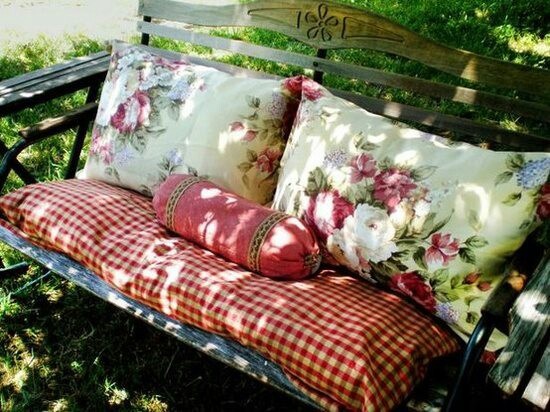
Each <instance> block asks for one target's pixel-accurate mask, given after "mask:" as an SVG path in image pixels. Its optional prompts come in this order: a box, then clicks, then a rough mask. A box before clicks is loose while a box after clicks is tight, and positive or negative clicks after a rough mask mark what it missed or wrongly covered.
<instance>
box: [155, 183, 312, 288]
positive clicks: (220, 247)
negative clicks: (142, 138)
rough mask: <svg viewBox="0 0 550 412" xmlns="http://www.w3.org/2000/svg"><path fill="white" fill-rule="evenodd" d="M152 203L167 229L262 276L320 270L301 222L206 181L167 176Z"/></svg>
mask: <svg viewBox="0 0 550 412" xmlns="http://www.w3.org/2000/svg"><path fill="white" fill-rule="evenodd" d="M153 206H154V208H155V211H156V213H157V217H158V219H159V220H160V221H161V222H162V223H163V224H164V225H165V226H166V227H167V228H168V229H170V230H172V231H174V232H176V233H178V234H179V235H181V236H183V237H184V238H186V239H188V240H191V241H193V242H195V243H197V244H198V245H200V246H202V247H204V248H206V249H209V250H211V251H212V252H214V253H217V254H219V255H221V256H223V257H225V258H226V259H228V260H231V261H232V262H235V263H238V264H239V265H241V266H244V267H245V268H247V269H249V270H252V271H254V272H258V273H260V274H262V275H264V276H267V277H270V278H280V279H301V278H304V277H306V276H309V275H312V274H313V273H315V272H316V271H317V269H318V268H319V264H320V261H321V256H320V253H319V246H318V245H317V241H316V240H315V236H314V235H313V233H312V231H311V230H310V229H309V227H307V226H306V225H305V224H304V223H302V221H301V220H299V219H298V218H295V217H293V216H290V215H287V214H284V213H281V212H278V211H275V210H271V209H269V208H267V207H264V206H261V205H259V204H256V203H253V202H251V201H249V200H246V199H244V198H242V197H240V196H238V195H236V194H233V193H230V192H227V191H225V190H224V189H222V188H220V187H219V186H216V185H215V184H213V183H211V182H209V181H207V180H204V179H201V178H198V177H195V176H192V175H184V174H174V175H171V176H169V177H168V179H167V180H166V181H165V182H164V183H163V184H162V185H161V186H160V188H159V189H158V190H157V192H156V193H155V196H154V198H153Z"/></svg>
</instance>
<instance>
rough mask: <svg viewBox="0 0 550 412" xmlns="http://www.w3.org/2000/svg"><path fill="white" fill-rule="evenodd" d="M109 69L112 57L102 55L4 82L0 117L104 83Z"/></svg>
mask: <svg viewBox="0 0 550 412" xmlns="http://www.w3.org/2000/svg"><path fill="white" fill-rule="evenodd" d="M108 66H109V56H108V55H107V54H106V53H105V52H102V53H98V54H96V55H93V58H90V59H86V58H79V59H78V60H76V61H71V62H67V63H63V64H61V65H60V66H58V67H57V68H56V69H51V70H50V69H44V71H43V72H42V73H38V74H37V73H35V72H33V73H29V74H25V75H22V76H18V77H16V78H14V79H8V80H5V81H4V82H1V83H0V91H1V94H0V117H2V116H6V115H8V114H10V113H14V112H17V111H19V110H21V109H24V108H27V107H32V106H34V105H37V104H39V103H43V102H45V101H48V100H51V99H53V98H56V97H59V96H63V95H65V94H68V93H72V92H75V91H77V90H80V89H84V88H86V87H89V86H91V85H93V84H97V83H98V82H101V81H103V80H104V78H105V75H106V73H107V68H108ZM39 72H40V71H39Z"/></svg>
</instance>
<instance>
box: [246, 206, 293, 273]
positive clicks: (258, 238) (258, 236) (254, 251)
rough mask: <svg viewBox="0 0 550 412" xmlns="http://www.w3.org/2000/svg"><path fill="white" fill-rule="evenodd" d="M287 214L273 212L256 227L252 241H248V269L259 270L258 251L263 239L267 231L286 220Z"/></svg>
mask: <svg viewBox="0 0 550 412" xmlns="http://www.w3.org/2000/svg"><path fill="white" fill-rule="evenodd" d="M287 217H288V215H287V214H285V213H282V212H274V213H273V214H271V215H269V216H268V217H266V218H265V219H264V220H263V222H262V223H260V224H259V225H258V227H257V228H256V231H255V232H254V236H252V240H251V241H250V246H249V247H248V267H249V268H250V269H252V270H253V271H255V272H259V270H260V251H261V249H262V245H263V244H264V241H265V238H266V237H267V234H268V233H269V231H270V230H271V229H272V228H273V226H275V225H276V224H277V223H279V222H280V221H281V220H283V219H286V218H287Z"/></svg>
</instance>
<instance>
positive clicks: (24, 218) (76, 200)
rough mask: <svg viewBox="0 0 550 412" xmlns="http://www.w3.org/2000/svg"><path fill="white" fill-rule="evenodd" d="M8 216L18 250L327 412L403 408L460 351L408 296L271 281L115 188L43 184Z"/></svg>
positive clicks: (6, 230) (335, 275) (336, 279)
mask: <svg viewBox="0 0 550 412" xmlns="http://www.w3.org/2000/svg"><path fill="white" fill-rule="evenodd" d="M0 209H1V210H2V211H3V213H4V214H5V216H6V218H7V220H8V221H9V222H11V223H8V221H6V220H0V223H1V226H2V231H1V232H0V234H1V237H2V239H3V240H4V241H6V242H7V243H8V244H11V245H13V246H16V247H17V248H18V249H20V250H23V251H24V252H25V253H28V254H29V256H31V257H33V258H35V259H37V260H38V261H39V262H40V263H42V264H44V265H45V266H46V267H49V268H51V269H52V270H54V271H55V272H57V273H59V274H61V275H62V276H65V277H68V278H70V279H71V280H73V281H74V282H75V283H77V284H80V285H82V286H84V287H85V288H86V289H88V290H91V291H92V292H93V293H95V294H97V295H99V296H101V297H102V298H104V299H106V300H108V301H110V302H112V303H114V304H116V305H118V306H119V307H122V308H124V309H126V310H128V311H129V312H131V313H133V314H134V315H136V316H138V317H141V318H144V319H145V320H147V321H148V322H149V323H152V324H154V325H155V326H157V327H160V328H162V329H164V330H166V331H169V332H170V333H172V334H174V335H176V336H177V337H178V338H180V339H182V340H185V341H192V345H193V346H194V347H198V348H200V349H201V350H202V351H204V352H207V353H210V354H212V355H213V356H215V357H218V358H222V360H224V361H225V362H227V363H231V364H233V365H237V366H238V367H239V369H241V370H245V371H247V372H248V373H250V374H252V375H253V376H255V377H258V378H259V379H261V380H264V381H276V382H275V383H276V386H278V387H279V388H281V389H283V390H284V391H286V392H289V393H293V394H294V395H295V396H302V398H303V399H307V398H308V397H309V398H310V400H309V401H308V403H310V404H318V405H321V406H322V407H323V408H325V409H330V410H335V409H339V408H346V409H354V410H376V411H380V410H391V409H393V408H395V407H396V406H397V405H399V404H401V403H402V402H403V401H404V400H405V398H406V397H407V396H408V395H409V393H410V392H411V391H412V389H413V388H414V386H415V385H416V384H417V383H418V382H419V381H420V380H421V379H422V378H423V376H424V375H425V372H426V367H427V365H428V363H429V361H430V360H431V359H433V358H436V357H438V356H443V355H446V354H450V353H452V352H454V351H456V350H457V349H458V348H459V344H458V342H457V340H456V338H455V337H454V336H453V335H452V334H451V333H450V332H448V331H447V330H446V328H444V327H442V326H440V325H439V324H438V323H437V322H435V321H434V320H432V319H431V318H429V317H428V316H425V315H424V314H422V313H420V312H419V311H418V310H417V309H416V308H415V307H413V306H412V305H410V304H409V303H408V302H406V301H405V300H403V299H402V298H400V297H398V296H395V295H393V294H391V293H388V292H385V291H382V290H380V289H378V288H376V287H374V286H372V285H370V284H368V283H366V282H364V281H361V280H359V279H356V278H354V277H352V276H350V275H349V274H347V273H340V272H338V271H335V270H333V269H329V268H325V269H323V270H322V271H321V273H320V274H319V275H318V276H316V277H314V278H311V279H308V280H305V281H299V282H278V281H273V280H270V279H267V278H263V277H260V276H258V275H255V274H253V273H251V272H248V271H246V270H243V269H242V268H240V267H239V266H237V265H235V264H233V263H230V262H227V261H225V260H223V259H222V258H220V257H218V256H216V255H214V254H212V253H211V252H209V251H207V250H204V249H201V248H199V247H198V246H195V245H194V244H191V243H189V242H187V241H186V240H184V239H183V238H180V237H177V236H175V235H173V234H171V233H169V232H168V231H167V230H165V229H164V227H162V226H161V225H160V223H158V222H157V221H156V219H155V215H154V210H153V208H152V204H151V199H149V198H146V197H143V196H141V195H138V194H136V193H134V192H131V191H128V190H124V189H120V188H115V187H112V186H109V185H107V184H105V183H101V182H98V181H93V180H88V181H86V180H67V181H62V182H54V183H46V184H38V185H31V186H27V187H25V188H23V189H21V190H19V191H16V192H13V193H11V194H9V195H6V196H4V197H2V198H0ZM20 229H21V230H22V231H21V230H20ZM25 242H26V243H25ZM33 244H37V245H39V246H41V247H42V248H46V249H49V250H55V251H57V252H63V253H66V254H67V255H69V256H70V257H71V258H72V259H73V260H71V259H68V258H66V257H62V258H60V256H59V254H57V253H52V252H48V251H46V250H43V249H41V248H37V247H35V246H32V245H33ZM74 261H76V262H78V263H80V264H83V265H84V266H86V267H88V268H89V269H90V270H91V271H90V270H88V269H84V268H83V267H82V266H81V265H79V264H77V263H75V262H74ZM93 273H95V274H96V275H99V276H96V275H94V274H93ZM128 297H130V298H132V299H135V300H136V301H138V302H141V303H138V302H135V301H132V300H130V299H128ZM143 304H144V305H143ZM151 309H152V310H151ZM187 325H192V327H189V326H187ZM194 327H198V328H199V329H195V328H194ZM202 330H205V331H208V332H213V333H215V334H217V335H221V336H225V337H228V338H229V340H225V339H221V338H220V337H217V336H215V335H209V334H205V333H204V332H202ZM188 335H192V339H190V338H189V336H188ZM233 341H235V342H233ZM236 342H238V343H236ZM241 345H244V346H245V347H248V348H252V349H254V350H255V351H257V352H258V353H259V354H260V355H258V354H257V353H255V352H251V353H252V355H249V354H250V352H249V351H248V350H246V349H245V348H244V347H243V346H241ZM226 347H231V350H230V351H229V350H226V349H225V348H226ZM228 353H231V357H228V356H227V354H228ZM236 354H239V355H236ZM262 356H263V357H266V358H267V359H268V360H265V359H264V358H263V357H262ZM272 362H274V363H275V364H277V365H279V366H276V365H275V364H273V363H272ZM279 367H280V368H281V369H282V371H284V373H285V375H286V376H285V375H283V374H282V373H281V369H280V368H279ZM270 383H272V384H273V382H270ZM301 393H305V394H306V396H305V397H304V395H301ZM303 399H302V400H303Z"/></svg>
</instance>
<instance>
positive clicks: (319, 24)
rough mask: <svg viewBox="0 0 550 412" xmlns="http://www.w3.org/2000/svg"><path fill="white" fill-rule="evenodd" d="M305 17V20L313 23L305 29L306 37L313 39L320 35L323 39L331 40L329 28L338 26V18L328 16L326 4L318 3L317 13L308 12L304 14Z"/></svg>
mask: <svg viewBox="0 0 550 412" xmlns="http://www.w3.org/2000/svg"><path fill="white" fill-rule="evenodd" d="M305 19H306V22H308V23H309V24H313V25H314V26H313V27H311V28H310V29H309V30H308V31H307V37H308V39H315V38H316V37H317V36H319V35H320V36H321V39H322V40H323V41H331V40H332V33H331V32H330V30H329V29H330V28H331V27H336V26H338V19H337V18H336V17H334V16H328V7H327V6H326V4H320V5H319V8H318V9H317V14H315V13H312V12H308V13H307V14H306V15H305Z"/></svg>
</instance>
